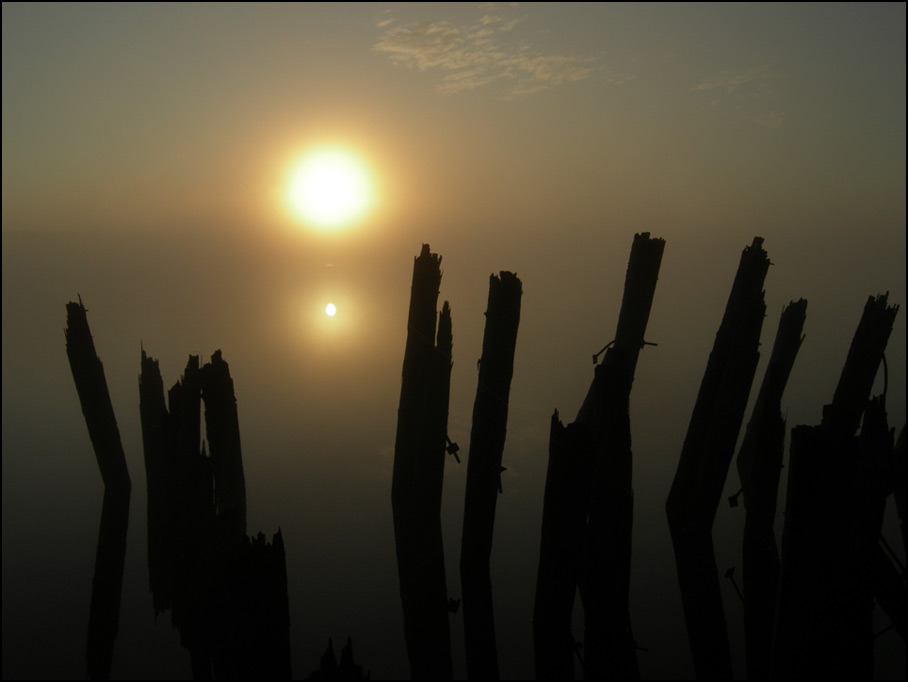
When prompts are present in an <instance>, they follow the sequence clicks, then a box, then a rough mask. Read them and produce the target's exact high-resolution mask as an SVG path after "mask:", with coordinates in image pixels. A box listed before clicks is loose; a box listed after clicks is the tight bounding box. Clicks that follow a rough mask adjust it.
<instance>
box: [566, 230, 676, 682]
mask: <svg viewBox="0 0 908 682" xmlns="http://www.w3.org/2000/svg"><path fill="white" fill-rule="evenodd" d="M664 248H665V241H664V240H662V239H655V238H650V236H649V233H648V232H644V233H642V234H637V235H634V243H633V246H632V247H631V255H630V259H629V260H628V265H627V274H626V277H625V281H624V295H623V297H622V301H621V311H620V313H619V315H618V325H617V329H616V331H615V342H614V344H612V345H611V346H610V347H608V348H607V349H606V352H605V357H604V359H603V361H602V364H601V365H600V366H598V367H596V376H595V379H594V381H593V386H592V387H591V388H590V393H589V394H588V395H587V400H586V402H585V403H584V406H583V407H582V408H581V410H580V414H578V416H577V422H578V423H587V424H589V427H590V436H591V442H590V446H589V447H591V449H592V457H591V459H592V463H593V476H592V481H591V485H592V487H591V490H590V496H589V515H588V521H587V531H586V554H585V557H584V566H583V569H582V571H581V582H580V597H581V599H582V600H583V613H584V646H583V649H584V654H585V660H584V663H585V671H584V676H585V677H587V678H589V679H599V678H602V677H605V678H618V679H639V677H640V670H639V666H638V664H637V643H636V642H635V641H634V636H633V633H632V631H631V622H630V607H629V595H630V574H631V537H632V529H633V515H634V491H633V481H632V471H633V465H632V460H633V455H632V452H631V424H630V407H629V406H630V394H631V388H632V386H633V381H634V372H635V371H636V367H637V358H638V356H639V354H640V350H641V349H642V348H643V346H644V344H645V341H644V336H645V334H646V326H647V323H648V321H649V314H650V310H651V309H652V305H653V297H654V295H655V291H656V282H657V281H658V279H659V268H660V266H661V263H662V253H663V250H664Z"/></svg>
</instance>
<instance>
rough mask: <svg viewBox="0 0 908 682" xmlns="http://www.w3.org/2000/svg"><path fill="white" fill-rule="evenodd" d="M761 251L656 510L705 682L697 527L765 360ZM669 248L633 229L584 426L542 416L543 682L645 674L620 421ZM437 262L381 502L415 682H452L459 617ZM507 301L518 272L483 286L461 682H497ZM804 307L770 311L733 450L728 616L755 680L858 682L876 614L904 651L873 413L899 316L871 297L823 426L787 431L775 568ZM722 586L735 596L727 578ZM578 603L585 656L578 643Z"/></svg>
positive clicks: (880, 413)
mask: <svg viewBox="0 0 908 682" xmlns="http://www.w3.org/2000/svg"><path fill="white" fill-rule="evenodd" d="M762 243H763V240H762V238H759V237H756V238H755V239H754V241H753V244H752V245H751V246H749V247H747V248H745V249H744V252H743V254H742V256H741V261H740V264H739V267H738V271H737V274H736V276H735V280H734V284H733V285H732V290H731V294H730V296H729V299H728V304H727V306H726V309H725V314H724V316H723V319H722V322H721V324H720V326H719V330H718V332H717V334H716V339H715V344H714V346H713V350H712V352H711V353H710V356H709V360H708V363H707V367H706V370H705V372H704V376H703V380H702V383H701V386H700V391H699V393H698V396H697V400H696V403H695V405H694V409H693V413H692V416H691V420H690V424H689V427H688V431H687V435H686V437H685V440H684V444H683V447H682V449H681V457H680V460H679V462H678V468H677V471H676V474H675V478H674V481H673V483H672V486H671V490H670V492H669V496H668V500H667V502H666V512H667V515H668V523H669V527H670V530H671V537H672V542H673V545H674V550H675V558H676V567H677V574H678V582H679V586H680V591H681V597H682V604H683V608H684V614H685V620H686V624H687V630H688V637H689V643H690V650H691V654H692V657H693V662H694V669H695V673H696V675H697V677H698V678H700V679H730V678H732V677H733V671H732V663H731V660H732V659H731V651H730V647H729V640H728V634H727V628H726V620H725V615H724V609H723V604H722V596H721V591H720V580H719V573H718V569H717V566H716V560H715V555H714V551H713V540H712V527H713V522H714V520H715V517H716V513H717V510H718V507H719V504H720V501H721V498H722V491H723V488H724V486H725V482H726V477H727V474H728V469H729V466H730V464H731V460H732V457H733V454H734V449H735V445H736V443H737V440H738V435H739V432H740V429H741V425H742V423H743V420H744V413H745V410H746V406H747V403H748V398H749V396H750V391H751V385H752V383H753V380H754V374H755V371H756V367H757V363H758V360H759V350H758V349H759V340H760V333H761V329H762V325H763V319H764V317H765V312H766V306H765V304H764V300H763V294H764V291H763V282H764V278H765V276H766V272H767V270H768V268H769V265H770V262H769V258H768V256H767V254H766V251H764V250H763V248H762ZM664 245H665V242H664V241H663V240H661V239H655V238H651V237H650V235H649V234H648V233H643V234H638V235H635V237H634V243H633V246H632V249H631V256H630V261H629V263H628V269H627V275H626V280H625V289H624V296H623V299H622V304H621V310H620V314H619V317H618V325H617V330H616V332H615V339H614V341H612V342H611V343H609V344H608V345H607V346H606V348H604V349H603V350H602V351H600V353H598V354H597V355H596V356H594V358H593V360H594V362H597V358H598V356H599V355H601V354H602V353H603V352H604V357H603V359H602V361H601V363H599V364H597V366H596V368H595V373H594V377H593V380H592V384H591V386H590V389H589V391H588V393H587V395H586V398H585V400H584V402H583V405H582V407H581V408H580V411H579V413H578V415H577V418H576V419H575V420H574V421H573V422H572V423H570V424H568V425H567V426H564V425H563V424H562V422H561V420H560V419H559V416H558V412H557V411H556V412H555V414H554V415H553V416H552V424H551V433H550V440H549V461H548V470H547V477H546V484H545V495H544V502H543V521H542V535H541V548H540V556H539V569H538V574H537V584H536V595H535V605H534V611H533V636H534V654H535V665H536V676H537V678H538V679H574V677H575V674H576V670H575V659H577V660H579V661H580V666H581V668H582V672H583V675H584V677H585V678H587V679H598V678H600V677H606V678H609V677H611V678H631V679H633V678H639V676H640V673H639V666H638V662H637V644H636V642H635V640H634V636H633V630H632V626H631V609H630V605H629V599H628V597H629V591H630V590H629V588H630V578H631V575H630V566H631V537H632V520H633V485H632V477H631V472H632V454H631V431H630V417H629V412H628V406H629V397H630V392H631V387H632V384H633V379H634V371H635V368H636V364H637V359H638V356H639V353H640V350H641V348H643V347H644V346H645V345H646V344H647V342H646V341H645V332H646V326H647V322H648V319H649V314H650V310H651V306H652V301H653V296H654V292H655V288H656V281H657V279H658V273H659V267H660V264H661V259H662V253H663V249H664ZM440 265H441V258H440V256H438V255H437V254H434V253H431V252H430V249H429V246H428V245H423V247H422V251H421V253H420V255H419V256H418V257H417V258H416V260H415V264H414V269H413V285H412V290H411V299H410V311H409V319H408V323H407V330H408V333H407V345H406V350H405V354H404V362H403V382H402V387H401V395H400V408H399V412H398V425H397V441H396V445H395V458H394V472H393V483H392V493H391V495H392V506H393V516H394V532H395V540H396V549H397V561H398V572H399V578H400V593H401V601H402V604H403V614H404V630H405V638H406V644H407V651H408V656H409V662H410V671H411V675H412V677H413V679H450V678H451V676H452V664H451V645H450V633H449V622H448V613H449V611H450V610H454V608H455V607H456V602H455V600H453V599H449V598H448V593H447V589H446V578H445V565H444V554H443V549H442V536H441V521H440V516H439V510H440V505H441V493H442V480H443V472H444V460H445V456H446V452H447V453H449V454H453V455H454V456H455V457H457V454H456V453H457V446H456V445H454V444H453V443H451V440H450V439H449V438H448V436H447V414H448V387H449V384H450V371H451V343H452V333H451V313H450V308H449V306H448V304H447V302H446V303H445V304H444V306H443V308H442V311H441V314H440V315H437V314H436V309H437V302H438V295H439V286H440V282H441V270H440ZM520 298H521V283H520V280H519V279H518V278H517V277H516V276H515V275H513V274H512V273H509V272H502V273H501V275H500V277H497V276H494V275H493V276H492V277H491V278H490V287H489V302H488V309H487V312H486V327H485V334H484V338H483V345H482V358H481V360H480V372H479V386H478V389H477V394H476V401H475V404H474V409H473V426H472V431H471V436H470V448H469V459H468V471H467V489H466V501H465V506H464V523H463V536H462V538H463V539H462V545H461V556H460V574H461V575H460V578H461V590H462V592H461V598H462V602H463V610H464V629H465V631H464V635H465V639H464V642H465V649H466V666H467V676H468V678H469V679H482V680H486V679H497V678H498V657H497V650H496V639H495V625H494V611H493V605H492V591H491V582H490V575H489V560H490V554H491V547H492V535H493V532H492V531H493V527H494V519H495V505H496V498H497V494H498V492H499V491H500V490H501V478H500V477H501V473H502V472H503V471H504V470H505V468H504V467H503V466H502V452H503V449H504V442H505V432H506V426H507V412H508V394H509V389H510V381H511V377H512V373H513V361H514V349H515V344H516V336H517V327H518V323H519V318H520ZM806 308H807V301H805V300H803V299H801V300H799V301H794V302H792V303H790V304H789V305H788V306H787V307H786V308H785V309H784V311H783V313H782V317H781V320H780V323H779V329H778V332H777V335H776V340H775V343H774V346H773V350H772V354H771V357H770V359H769V363H768V366H767V370H766V373H765V376H764V380H763V384H762V386H761V388H760V391H759V393H758V396H757V399H756V402H755V406H754V409H753V414H752V416H751V419H750V422H749V424H748V426H747V429H746V432H745V435H744V438H743V441H742V444H741V447H740V449H739V453H738V460H737V468H738V472H739V475H740V479H741V491H740V492H739V493H738V494H736V495H734V496H733V497H732V498H730V500H729V502H730V504H731V505H732V506H737V502H738V497H739V496H742V495H743V498H744V507H745V509H746V521H745V530H744V544H743V574H744V577H743V594H742V598H743V600H744V614H745V616H744V619H745V637H746V658H747V674H748V678H751V679H769V678H770V677H772V678H775V679H787V678H790V677H806V676H815V675H836V676H838V675H841V674H845V675H849V674H850V675H853V676H855V677H860V678H867V677H870V676H872V672H873V647H872V644H873V637H874V633H873V631H872V608H873V601H874V599H876V601H877V602H878V603H879V604H880V606H881V607H882V608H883V609H884V610H885V612H886V614H887V615H888V616H889V618H890V620H891V622H892V627H894V628H895V629H896V630H897V631H898V633H899V634H900V635H901V637H902V639H903V640H904V638H905V572H904V567H896V564H895V563H894V561H897V560H895V558H894V555H892V553H891V552H890V553H889V554H887V553H886V551H885V548H886V544H885V540H883V538H882V536H881V533H880V530H881V526H882V519H883V507H884V504H885V500H886V499H887V497H888V496H889V495H890V494H892V495H894V497H895V500H896V507H897V509H898V513H899V516H900V519H901V521H902V529H903V538H902V539H903V542H904V541H905V536H904V528H905V486H906V477H905V440H904V430H903V431H902V435H901V436H900V438H899V442H898V445H896V444H895V443H894V429H890V428H889V426H888V423H887V417H886V410H885V399H886V395H885V389H884V392H883V394H882V395H880V396H877V397H874V398H872V399H871V397H870V394H871V391H872V387H873V382H874V378H875V376H876V374H877V371H878V368H879V366H880V363H881V362H883V363H885V358H884V355H883V353H884V350H885V347H886V342H887V340H888V338H889V334H890V332H891V330H892V325H893V321H894V319H895V315H896V313H897V310H898V308H897V307H895V306H888V305H887V296H886V295H882V296H877V297H871V298H870V299H869V300H868V301H867V304H866V306H865V309H864V313H863V316H862V318H861V321H860V324H859V325H858V329H857V331H856V333H855V335H854V339H853V341H852V344H851V349H850V351H849V354H848V358H847V360H846V363H845V367H844V368H843V370H842V375H841V378H840V380H839V384H838V387H837V389H836V392H835V395H834V397H833V401H832V403H831V404H830V405H827V406H826V407H825V408H824V412H823V421H822V423H821V424H820V425H819V426H816V427H810V426H798V427H796V428H794V429H793V430H792V437H791V452H790V464H789V478H788V492H787V501H786V514H785V524H784V531H783V540H782V552H781V557H780V555H779V552H778V550H777V546H776V540H775V536H774V530H773V525H774V522H775V518H776V501H777V493H778V487H779V480H780V474H781V470H782V460H783V452H784V441H785V429H786V425H785V421H784V419H783V418H782V414H781V399H782V394H783V391H784V389H785V385H786V383H787V380H788V376H789V374H790V372H791V369H792V366H793V364H794V361H795V357H796V355H797V353H798V350H799V348H800V345H801V342H802V340H803V336H802V329H803V325H804V320H805V313H806ZM436 318H437V320H436ZM436 321H437V325H436ZM862 419H863V424H862ZM859 427H860V433H859V434H858V429H859ZM856 434H857V435H856ZM726 577H730V578H732V580H733V579H734V578H733V574H732V571H729V572H728V573H726ZM736 589H737V585H736ZM578 592H579V594H580V599H581V601H582V604H583V614H584V633H583V642H582V644H581V643H580V642H578V641H576V640H575V638H574V635H573V631H572V628H571V621H572V612H573V607H574V602H575V597H576V595H577V593H578ZM581 646H582V649H581ZM581 652H582V653H581Z"/></svg>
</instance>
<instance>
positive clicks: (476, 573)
mask: <svg viewBox="0 0 908 682" xmlns="http://www.w3.org/2000/svg"><path fill="white" fill-rule="evenodd" d="M521 294H522V286H521V283H520V280H519V279H518V278H517V276H516V275H514V274H513V273H511V272H502V273H501V276H500V278H499V277H496V276H495V275H491V276H490V277H489V302H488V308H487V310H486V325H485V333H484V335H483V339H482V358H481V359H480V363H479V386H478V387H477V389H476V401H475V403H474V404H473V429H472V431H471V433H470V455H469V460H468V463H467V489H466V500H465V502H464V512H463V539H462V543H461V551H460V582H461V586H462V589H463V594H462V599H463V618H464V636H465V642H464V643H465V646H466V657H467V677H468V678H469V679H471V680H488V679H496V680H497V679H498V650H497V646H496V641H495V615H494V609H493V602H492V581H491V576H490V575H489V561H490V558H491V554H492V534H493V530H494V527H495V504H496V502H497V499H498V493H499V491H500V490H501V473H502V471H503V468H502V466H501V457H502V453H503V451H504V442H505V434H506V432H507V421H508V397H509V394H510V390H511V377H512V376H513V373H514V349H515V347H516V344H517V327H518V325H519V324H520V297H521Z"/></svg>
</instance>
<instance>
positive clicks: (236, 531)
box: [201, 350, 246, 542]
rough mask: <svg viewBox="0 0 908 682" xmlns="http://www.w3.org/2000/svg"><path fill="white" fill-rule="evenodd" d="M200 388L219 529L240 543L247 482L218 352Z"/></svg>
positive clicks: (231, 398) (224, 368)
mask: <svg viewBox="0 0 908 682" xmlns="http://www.w3.org/2000/svg"><path fill="white" fill-rule="evenodd" d="M201 387H202V400H203V401H204V403H205V432H206V435H207V436H208V448H209V451H210V452H209V456H210V457H211V463H212V471H213V474H214V503H215V507H216V512H217V517H218V526H219V528H220V532H221V533H223V537H224V538H225V539H230V540H231V541H235V542H239V541H241V540H242V539H243V537H245V535H246V479H245V477H244V475H243V455H242V453H241V450H240V422H239V417H238V416H237V409H236V395H235V394H234V391H233V379H231V378H230V369H229V368H228V366H227V363H226V362H224V360H223V358H221V351H219V350H218V351H215V352H214V355H212V356H211V362H209V363H207V364H206V365H205V366H204V367H202V370H201Z"/></svg>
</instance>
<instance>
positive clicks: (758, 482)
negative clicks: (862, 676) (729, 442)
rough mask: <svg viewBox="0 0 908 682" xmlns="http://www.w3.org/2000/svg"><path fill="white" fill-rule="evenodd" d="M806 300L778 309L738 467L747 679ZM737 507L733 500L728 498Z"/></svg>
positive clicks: (771, 616) (774, 559)
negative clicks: (785, 400) (785, 404)
mask: <svg viewBox="0 0 908 682" xmlns="http://www.w3.org/2000/svg"><path fill="white" fill-rule="evenodd" d="M806 313H807V301H806V300H805V299H803V298H802V299H800V300H798V301H797V302H794V301H792V302H791V303H789V305H788V306H786V307H785V308H784V309H783V310H782V316H781V319H780V320H779V328H778V331H777V332H776V339H775V343H774V344H773V348H772V354H771V355H770V357H769V363H768V364H767V367H766V372H765V374H764V376H763V383H762V385H761V386H760V392H759V393H758V394H757V400H756V402H755V404H754V409H753V413H752V414H751V418H750V422H749V423H748V424H747V429H746V431H745V433H744V439H743V440H742V442H741V448H740V450H739V451H738V459H737V468H738V476H739V478H740V480H741V493H740V494H742V495H743V497H744V508H745V509H746V516H745V521H744V548H743V569H744V593H743V595H744V596H743V600H744V634H745V647H746V652H747V677H748V679H768V678H769V672H770V664H771V661H772V636H773V627H774V623H775V613H776V597H777V594H778V587H779V553H778V549H777V545H776V538H775V531H774V530H773V528H774V524H775V519H776V498H777V496H778V489H779V476H780V474H781V471H782V456H783V454H784V450H785V420H784V419H783V418H782V406H781V405H782V394H783V392H784V391H785V386H786V384H787V383H788V377H789V375H790V374H791V369H792V367H793V366H794V361H795V358H796V357H797V354H798V350H799V349H800V347H801V343H802V342H803V340H804V337H803V336H802V333H801V332H802V330H803V328H804V319H805V316H806ZM730 501H731V502H732V504H737V497H733V498H731V500H730Z"/></svg>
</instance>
